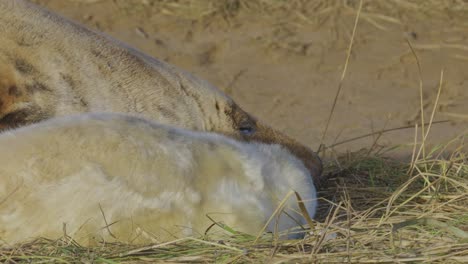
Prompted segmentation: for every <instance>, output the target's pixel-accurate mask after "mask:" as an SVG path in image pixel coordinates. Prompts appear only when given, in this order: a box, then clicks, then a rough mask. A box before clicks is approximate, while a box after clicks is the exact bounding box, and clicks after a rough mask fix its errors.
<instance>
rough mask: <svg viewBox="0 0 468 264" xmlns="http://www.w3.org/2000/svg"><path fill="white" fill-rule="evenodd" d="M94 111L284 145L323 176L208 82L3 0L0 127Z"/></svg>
mask: <svg viewBox="0 0 468 264" xmlns="http://www.w3.org/2000/svg"><path fill="white" fill-rule="evenodd" d="M98 111H101V112H122V113H134V114H139V115H142V116H144V117H147V118H150V119H152V120H157V121H159V122H161V123H165V124H171V125H175V126H178V127H182V128H186V129H192V130H198V131H209V132H217V133H221V134H224V135H227V136H229V137H232V138H236V139H238V140H243V141H258V142H263V143H277V144H281V145H283V146H285V147H286V148H288V149H289V151H291V152H292V153H293V154H294V155H296V156H297V157H299V158H300V160H302V161H303V162H304V164H305V166H306V167H307V168H308V169H309V171H310V172H311V174H312V176H313V177H314V178H315V180H316V182H318V180H319V176H320V174H321V170H322V165H321V161H320V159H319V158H318V156H317V155H316V154H315V153H314V152H313V151H312V150H310V149H309V148H307V147H305V146H303V145H302V144H300V143H298V142H297V141H295V140H293V139H291V138H289V137H287V136H285V135H283V134H282V133H280V132H278V131H276V130H274V129H272V128H270V127H269V126H267V125H265V124H263V123H261V122H260V121H258V120H257V119H255V118H253V117H252V116H251V115H250V114H248V113H246V112H245V111H243V110H242V109H241V108H240V107H239V106H238V105H237V104H236V103H235V102H234V101H233V100H232V99H231V98H229V97H228V96H226V95H225V94H224V93H222V92H221V91H220V90H218V89H217V88H215V87H213V86H212V85H210V84H209V83H207V82H205V81H203V80H200V79H198V78H196V77H194V76H192V75H191V74H189V73H187V72H185V71H183V70H180V69H178V68H176V67H174V66H172V65H169V64H167V63H164V62H162V61H159V60H157V59H154V58H151V57H149V56H147V55H145V54H142V53H141V52H139V51H137V50H135V49H132V48H131V47H128V46H126V45H125V44H122V43H120V42H119V41H117V40H114V39H112V38H110V37H108V36H105V35H103V34H99V33H96V32H94V31H92V30H89V29H87V28H85V27H83V26H81V25H78V24H76V23H73V22H71V21H69V20H67V19H65V18H63V17H60V16H58V15H56V14H53V13H50V12H48V11H47V10H44V9H42V8H40V7H38V6H36V5H33V4H31V3H29V2H27V1H23V0H0V129H5V128H12V127H17V126H21V125H25V124H29V123H34V122H38V121H41V120H44V119H48V118H51V117H55V116H63V115H69V114H73V113H79V112H98Z"/></svg>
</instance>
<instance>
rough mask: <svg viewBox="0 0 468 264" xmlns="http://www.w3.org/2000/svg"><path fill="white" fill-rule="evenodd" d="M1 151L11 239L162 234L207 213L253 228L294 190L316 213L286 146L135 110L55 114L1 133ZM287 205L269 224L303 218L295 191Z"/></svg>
mask: <svg viewBox="0 0 468 264" xmlns="http://www.w3.org/2000/svg"><path fill="white" fill-rule="evenodd" d="M0 150H1V151H0V162H1V164H2V166H0V182H1V184H0V201H1V203H0V238H1V240H2V241H4V242H7V243H17V242H22V241H25V240H27V239H29V238H33V237H37V236H42V237H48V238H53V239H54V238H58V237H60V236H62V235H63V232H64V230H65V232H66V233H67V234H68V235H70V236H72V237H73V238H74V239H76V240H77V241H78V242H80V243H85V244H86V243H93V241H101V240H105V241H114V240H119V241H126V242H148V240H150V242H151V239H154V240H155V241H164V240H168V239H173V238H174V237H181V236H186V235H195V236H198V235H199V234H203V232H204V231H205V230H206V229H207V228H208V227H209V226H210V225H211V224H212V222H211V220H210V219H209V218H207V215H209V216H210V217H211V218H212V219H214V220H216V221H221V222H223V223H224V224H227V225H228V226H230V227H231V228H234V229H235V230H237V231H242V232H247V233H251V234H253V235H256V234H257V233H258V232H259V231H261V229H262V227H263V226H264V225H265V224H266V223H267V222H268V219H269V218H270V216H272V215H273V214H274V212H275V210H276V208H277V207H278V205H279V204H280V202H281V200H283V199H284V198H285V196H286V195H287V194H288V193H289V192H290V191H291V190H294V191H297V192H298V193H299V194H300V196H301V197H302V200H303V201H304V204H305V205H306V208H307V210H308V212H309V213H310V217H313V216H314V214H315V211H316V204H317V201H316V190H315V187H314V184H313V181H312V177H311V175H310V173H309V171H308V170H307V169H306V168H305V166H304V165H303V163H302V162H300V161H299V160H298V159H297V158H296V157H295V156H294V155H291V154H290V153H289V151H288V150H287V149H286V148H284V147H283V146H281V145H276V144H273V145H269V144H263V143H248V142H240V141H237V140H232V139H230V138H228V137H225V136H223V135H219V134H217V133H207V132H196V131H189V130H185V129H181V128H175V127H172V126H167V125H162V124H159V123H154V122H152V121H149V120H147V119H142V118H138V117H135V116H129V115H123V114H112V113H106V114H104V113H92V114H82V115H77V116H67V117H59V118H53V119H50V120H46V121H42V122H39V123H36V124H32V125H28V126H23V127H21V128H17V129H12V130H8V131H5V132H2V133H0ZM285 211H287V213H288V216H287V215H285V214H281V215H280V216H279V217H273V218H272V219H273V220H272V222H270V224H269V225H268V228H267V230H268V231H275V230H277V231H288V230H290V229H291V228H292V227H296V226H297V225H298V224H304V223H305V221H304V220H303V217H302V215H301V213H300V212H301V210H300V209H299V207H298V204H297V202H296V201H295V199H294V198H291V199H289V200H288V202H287V203H286V207H285ZM292 218H294V219H295V220H293V219H292ZM62 227H63V228H62ZM218 232H219V229H218ZM287 236H288V237H295V236H294V235H291V234H289V235H287Z"/></svg>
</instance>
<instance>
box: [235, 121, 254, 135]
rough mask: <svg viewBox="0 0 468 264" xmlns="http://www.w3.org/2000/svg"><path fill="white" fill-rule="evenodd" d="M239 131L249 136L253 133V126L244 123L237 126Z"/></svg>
mask: <svg viewBox="0 0 468 264" xmlns="http://www.w3.org/2000/svg"><path fill="white" fill-rule="evenodd" d="M239 131H240V132H241V133H242V134H244V135H246V136H250V135H252V134H253V133H255V128H254V127H253V126H252V125H250V124H246V125H241V126H240V127H239Z"/></svg>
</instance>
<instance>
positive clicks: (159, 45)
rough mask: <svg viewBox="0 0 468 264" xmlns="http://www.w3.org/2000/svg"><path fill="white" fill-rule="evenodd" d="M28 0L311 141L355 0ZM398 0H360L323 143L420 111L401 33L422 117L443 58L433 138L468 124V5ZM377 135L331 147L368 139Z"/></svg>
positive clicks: (355, 145) (408, 119) (390, 139)
mask: <svg viewBox="0 0 468 264" xmlns="http://www.w3.org/2000/svg"><path fill="white" fill-rule="evenodd" d="M35 2H39V3H40V4H43V5H45V6H47V7H49V8H50V9H52V10H54V11H56V12H58V13H60V14H63V15H64V16H66V17H69V18H71V19H73V20H76V21H80V22H82V23H84V24H86V25H88V26H90V27H92V28H95V29H98V30H100V31H104V32H106V33H108V34H110V35H112V36H114V37H115V38H117V39H120V40H122V41H124V42H127V43H129V44H131V45H133V46H135V47H137V48H138V49H141V50H142V51H144V52H146V53H148V54H151V55H153V56H155V57H157V58H160V59H163V60H165V61H168V62H170V63H172V64H175V65H178V66H179V67H182V68H184V69H186V70H188V71H191V72H193V73H194V74H196V75H198V76H201V77H202V78H205V79H207V80H209V81H210V82H212V83H213V84H215V85H216V86H218V87H220V88H221V89H223V90H224V91H226V92H227V93H228V94H230V95H231V96H232V97H233V98H234V99H235V100H236V101H237V102H238V103H239V104H240V105H241V106H242V107H243V108H245V109H246V110H247V111H249V112H250V113H252V114H254V115H255V116H257V117H258V118H260V119H262V120H265V121H266V122H268V123H270V124H271V125H272V126H274V127H276V128H278V129H280V130H282V131H284V132H286V133H287V134H289V135H291V136H292V137H295V138H297V139H298V140H300V141H302V142H303V143H305V144H307V145H309V146H310V147H312V148H314V149H317V147H318V146H319V143H320V140H321V135H322V133H323V130H324V128H325V124H326V121H327V118H328V115H329V112H330V109H331V106H332V103H333V99H334V97H335V94H336V91H337V88H338V85H339V82H340V77H341V74H342V71H343V66H344V62H345V58H346V49H347V46H348V44H349V42H350V37H351V33H352V29H353V24H354V19H355V17H356V10H357V2H358V1H355V2H353V1H348V2H350V3H351V4H350V5H349V6H344V5H343V3H344V2H346V1H328V2H329V3H328V4H323V5H321V6H320V5H317V4H315V6H312V4H310V3H313V2H314V1H309V4H308V1H290V3H291V4H290V5H289V6H286V7H285V6H279V7H275V6H274V7H270V8H266V7H262V6H260V7H259V6H254V5H248V4H247V3H249V2H248V1H230V3H232V6H226V7H224V9H219V8H218V9H216V10H215V11H212V9H210V8H213V6H209V5H207V4H204V3H207V2H209V1H192V5H181V4H179V3H180V2H185V3H186V2H187V1H151V0H146V1H145V0H130V1H123V0H120V1H119V0H94V1H93V0H91V1H85V0H74V1H72V0H67V1H64V0H39V1H35ZM211 2H213V1H211ZM254 2H255V1H254ZM257 2H258V1H257ZM265 2H268V1H265ZM278 2H280V1H278ZM322 2H323V1H322ZM399 2H400V1H381V2H380V3H381V5H370V4H369V5H365V6H364V9H363V10H364V11H363V13H362V14H361V19H360V20H359V23H358V27H357V32H356V37H355V41H354V46H353V51H352V54H351V57H350V62H349V65H348V70H347V74H346V77H345V79H344V81H343V86H342V88H343V90H342V93H341V95H340V96H339V99H338V102H337V108H336V111H335V113H334V116H333V119H332V122H331V124H330V128H329V130H328V133H327V135H326V137H325V141H324V143H325V144H327V145H331V144H333V143H334V142H339V141H341V140H345V139H349V138H353V137H356V136H359V135H363V134H367V133H370V132H373V131H378V130H381V129H384V128H394V127H401V126H407V125H414V124H415V123H416V122H420V114H419V109H420V97H419V79H420V78H419V74H418V67H417V64H416V59H415V57H414V55H413V54H412V53H411V51H410V48H409V45H408V43H407V40H409V41H410V42H411V43H412V45H413V47H414V49H415V51H416V54H417V56H418V57H419V61H420V64H421V68H422V81H423V101H424V109H425V115H426V117H427V120H429V115H430V112H431V110H432V105H433V103H434V100H435V98H436V94H437V88H438V83H439V78H440V73H441V70H442V69H444V82H443V90H442V93H441V97H440V100H439V106H438V107H437V113H436V116H435V120H450V122H447V123H443V124H437V125H434V126H433V129H432V133H431V134H430V137H429V139H428V140H429V141H430V142H432V144H435V143H436V142H437V143H438V142H444V141H446V140H448V139H450V138H452V137H453V136H455V135H458V134H460V133H462V132H464V131H465V132H466V129H467V124H468V123H467V122H468V103H467V102H468V16H464V15H463V13H461V14H462V15H460V13H456V12H452V11H450V10H448V11H447V12H435V13H430V12H423V11H424V10H422V11H421V10H419V8H418V7H417V6H411V5H408V6H405V5H403V6H399V5H398V4H396V3H399ZM251 3H252V2H251ZM392 3H393V4H392ZM465 14H468V13H467V12H465ZM413 138H414V130H413V129H405V130H399V131H396V132H390V133H386V134H385V135H384V136H382V137H380V138H379V140H378V142H377V144H378V145H379V146H394V145H401V144H403V145H404V144H409V143H412V142H413ZM374 139H375V137H368V138H365V139H362V140H357V141H353V142H351V143H347V144H342V145H339V147H338V148H337V149H338V150H339V151H345V150H358V149H360V148H365V147H370V146H372V145H373V142H374ZM408 152H409V148H408V149H406V150H400V152H399V153H408Z"/></svg>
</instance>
